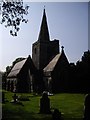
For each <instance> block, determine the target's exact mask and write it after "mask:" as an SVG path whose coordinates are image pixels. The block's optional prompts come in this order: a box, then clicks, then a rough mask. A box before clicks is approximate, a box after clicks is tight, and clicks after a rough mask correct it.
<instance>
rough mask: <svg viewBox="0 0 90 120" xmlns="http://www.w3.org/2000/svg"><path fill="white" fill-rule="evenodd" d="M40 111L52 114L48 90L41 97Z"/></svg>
mask: <svg viewBox="0 0 90 120" xmlns="http://www.w3.org/2000/svg"><path fill="white" fill-rule="evenodd" d="M40 113H42V114H50V113H51V111H50V99H49V98H48V94H47V93H46V92H44V93H43V95H42V98H41V99H40Z"/></svg>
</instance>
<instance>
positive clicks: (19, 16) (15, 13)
mask: <svg viewBox="0 0 90 120" xmlns="http://www.w3.org/2000/svg"><path fill="white" fill-rule="evenodd" d="M28 8H29V6H28V5H26V6H25V8H24V6H23V0H18V2H16V0H12V1H9V2H8V0H2V1H1V2H0V14H1V24H5V27H11V30H10V34H11V35H12V36H17V32H18V31H19V30H20V27H19V26H20V23H21V22H24V23H27V22H28V20H27V19H25V18H24V15H27V14H28Z"/></svg>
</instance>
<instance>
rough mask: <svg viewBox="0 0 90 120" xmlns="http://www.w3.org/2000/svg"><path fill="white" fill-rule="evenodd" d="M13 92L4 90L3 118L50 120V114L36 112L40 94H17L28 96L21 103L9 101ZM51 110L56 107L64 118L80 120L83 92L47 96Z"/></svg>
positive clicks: (9, 119)
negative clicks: (15, 103)
mask: <svg viewBox="0 0 90 120" xmlns="http://www.w3.org/2000/svg"><path fill="white" fill-rule="evenodd" d="M12 95H13V93H11V92H6V93H5V98H6V99H7V100H8V101H7V102H5V104H2V112H3V118H4V119H5V120H12V119H13V120H51V118H52V116H51V115H44V114H38V113H39V101H40V98H41V96H33V95H32V94H29V93H27V94H18V95H23V96H28V97H29V101H21V102H22V104H23V106H22V105H14V104H12V103H10V101H11V100H12ZM49 98H50V104H51V110H53V109H54V108H58V109H59V111H61V113H62V117H63V119H64V120H82V118H83V112H84V111H83V108H84V98H85V95H84V94H68V93H61V94H55V95H53V96H49Z"/></svg>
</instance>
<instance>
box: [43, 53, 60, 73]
mask: <svg viewBox="0 0 90 120" xmlns="http://www.w3.org/2000/svg"><path fill="white" fill-rule="evenodd" d="M60 56H61V54H60V53H59V54H57V55H56V56H55V57H54V58H53V59H52V61H51V62H50V63H49V64H48V65H47V66H46V67H45V68H44V69H43V70H44V72H45V71H47V72H48V71H53V70H54V68H55V66H56V64H57V62H58V60H59V58H60Z"/></svg>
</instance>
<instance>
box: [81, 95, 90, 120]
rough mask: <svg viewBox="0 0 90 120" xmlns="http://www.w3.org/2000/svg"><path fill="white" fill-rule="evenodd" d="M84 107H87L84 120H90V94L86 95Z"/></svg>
mask: <svg viewBox="0 0 90 120" xmlns="http://www.w3.org/2000/svg"><path fill="white" fill-rule="evenodd" d="M84 105H85V110H84V119H83V120H90V94H88V95H86V97H85V103H84Z"/></svg>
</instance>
